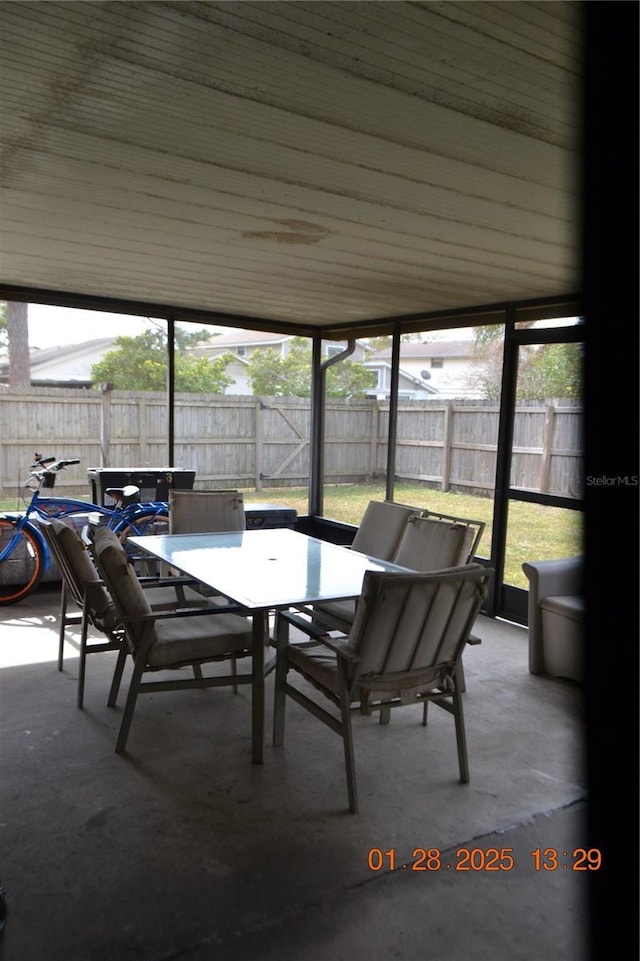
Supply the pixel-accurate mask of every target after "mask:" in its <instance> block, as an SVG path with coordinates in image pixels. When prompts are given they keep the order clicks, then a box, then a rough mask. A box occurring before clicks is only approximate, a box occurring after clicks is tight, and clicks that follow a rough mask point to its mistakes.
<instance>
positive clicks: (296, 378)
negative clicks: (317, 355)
mask: <svg viewBox="0 0 640 961" xmlns="http://www.w3.org/2000/svg"><path fill="white" fill-rule="evenodd" d="M311 356H312V355H311V347H310V346H309V345H308V343H307V341H306V340H305V339H303V338H301V337H294V338H293V339H292V341H291V345H290V348H289V353H288V354H287V356H286V357H281V356H280V355H279V354H277V353H276V352H275V351H274V350H273V349H272V348H271V347H269V348H267V349H266V350H256V351H254V353H253V354H252V355H251V357H250V359H249V364H248V374H249V382H250V384H251V390H252V391H253V393H254V394H256V395H258V396H264V397H309V396H310V395H311ZM375 383H376V375H375V374H374V373H373V371H370V370H368V369H367V368H366V367H364V366H363V365H362V364H358V363H354V362H353V361H349V360H345V361H340V363H337V364H334V365H333V366H332V367H330V368H329V369H328V371H327V396H328V397H364V396H365V395H366V390H367V388H368V387H373V386H374V385H375Z"/></svg>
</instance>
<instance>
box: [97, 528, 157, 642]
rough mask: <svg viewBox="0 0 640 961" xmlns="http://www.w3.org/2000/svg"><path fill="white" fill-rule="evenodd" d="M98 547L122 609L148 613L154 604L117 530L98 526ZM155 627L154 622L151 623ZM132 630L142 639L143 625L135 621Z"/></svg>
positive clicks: (130, 614) (126, 612) (132, 614)
mask: <svg viewBox="0 0 640 961" xmlns="http://www.w3.org/2000/svg"><path fill="white" fill-rule="evenodd" d="M94 543H95V546H96V551H97V553H98V557H99V559H100V563H101V564H102V567H103V568H104V571H105V575H106V579H107V582H108V584H109V585H110V587H111V592H112V594H113V599H114V601H115V603H116V607H117V608H118V609H119V612H120V613H122V614H124V615H126V616H127V617H137V616H142V617H144V616H146V615H148V614H150V613H151V605H150V604H149V600H148V598H147V595H146V592H145V591H144V590H143V588H142V585H141V584H140V581H139V580H138V577H137V575H136V572H135V571H134V569H133V567H132V566H131V563H130V562H129V558H128V557H127V555H126V552H125V550H124V548H123V547H122V544H121V543H120V541H119V540H118V537H117V536H116V534H114V532H113V531H111V530H109V529H108V528H106V527H98V528H97V530H96V532H95V535H94ZM147 626H148V628H149V629H150V630H153V625H151V624H149V625H147ZM132 633H134V634H135V635H136V636H137V637H138V641H140V639H141V627H140V625H135V624H134V625H133V627H132Z"/></svg>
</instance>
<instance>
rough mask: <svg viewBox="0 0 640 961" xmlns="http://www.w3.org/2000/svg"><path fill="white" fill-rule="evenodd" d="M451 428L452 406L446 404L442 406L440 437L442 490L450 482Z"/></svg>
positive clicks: (445, 488) (447, 488)
mask: <svg viewBox="0 0 640 961" xmlns="http://www.w3.org/2000/svg"><path fill="white" fill-rule="evenodd" d="M452 429H453V406H452V404H446V406H445V408H444V426H443V438H442V490H443V491H448V490H449V486H450V484H451V476H450V475H451V431H452Z"/></svg>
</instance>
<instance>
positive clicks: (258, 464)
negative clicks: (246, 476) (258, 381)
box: [255, 400, 264, 491]
mask: <svg viewBox="0 0 640 961" xmlns="http://www.w3.org/2000/svg"><path fill="white" fill-rule="evenodd" d="M262 410H263V404H262V401H261V400H259V401H258V403H257V404H256V405H255V411H256V435H255V475H256V490H257V491H261V490H262V456H263V433H264V432H263V423H262Z"/></svg>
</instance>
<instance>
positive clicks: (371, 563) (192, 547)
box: [129, 528, 406, 608]
mask: <svg viewBox="0 0 640 961" xmlns="http://www.w3.org/2000/svg"><path fill="white" fill-rule="evenodd" d="M129 543H132V544H135V545H136V546H138V547H140V548H142V549H143V550H145V551H148V552H149V553H150V554H153V555H154V556H155V557H159V558H161V559H162V560H163V561H166V562H167V563H168V564H170V565H171V566H172V567H176V568H178V570H180V571H183V572H184V573H185V574H188V575H189V576H191V577H194V578H196V579H197V580H199V581H202V583H204V584H207V585H208V586H209V587H212V588H214V589H215V590H216V591H219V592H220V593H221V594H224V595H225V596H226V597H229V598H230V599H231V600H233V601H236V602H237V603H239V604H242V606H243V607H247V608H276V607H288V606H290V605H293V604H306V603H312V602H314V601H319V600H339V599H342V598H348V597H357V596H358V595H359V594H360V593H361V590H362V580H363V577H364V574H365V571H403V570H406V569H405V568H401V567H398V566H397V565H395V564H388V563H386V562H385V561H381V560H380V559H378V558H371V557H367V556H366V555H364V554H360V553H358V552H357V551H352V550H350V549H349V548H346V547H338V546H336V545H335V544H328V543H326V542H325V541H320V540H317V539H316V538H314V537H308V536H307V535H306V534H300V533H298V532H296V531H292V530H290V529H288V528H278V529H275V530H258V531H238V532H236V533H229V534H169V535H150V536H147V537H130V538H129Z"/></svg>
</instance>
